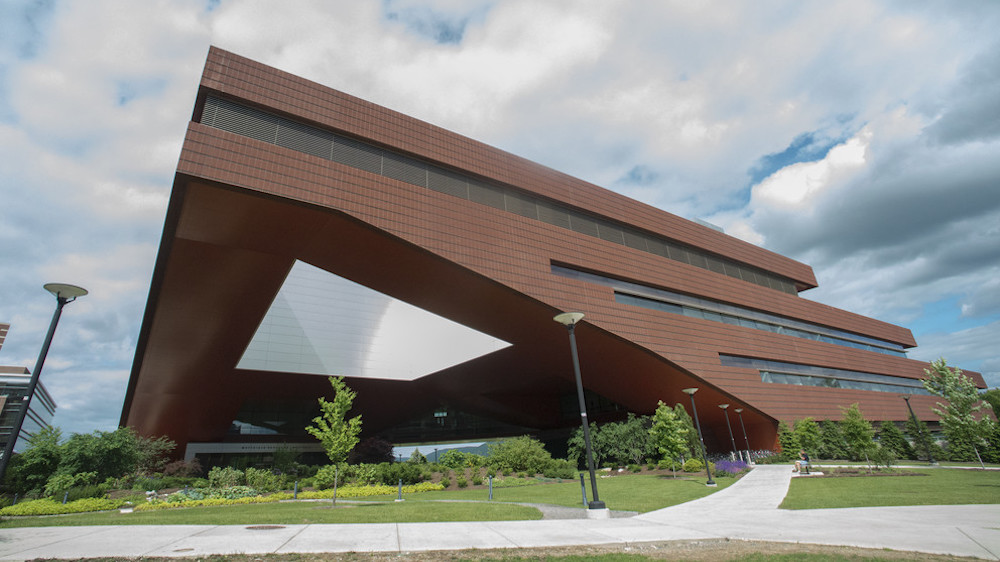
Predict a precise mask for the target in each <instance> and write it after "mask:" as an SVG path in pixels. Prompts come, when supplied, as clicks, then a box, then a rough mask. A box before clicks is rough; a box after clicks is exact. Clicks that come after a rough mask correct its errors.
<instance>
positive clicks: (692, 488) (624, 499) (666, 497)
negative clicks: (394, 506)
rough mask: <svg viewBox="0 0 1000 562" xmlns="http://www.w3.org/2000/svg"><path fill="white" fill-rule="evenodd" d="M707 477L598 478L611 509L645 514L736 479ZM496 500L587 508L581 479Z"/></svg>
mask: <svg viewBox="0 0 1000 562" xmlns="http://www.w3.org/2000/svg"><path fill="white" fill-rule="evenodd" d="M705 480H706V478H705V475H704V474H700V475H698V474H688V475H686V476H682V477H679V478H669V477H664V476H657V475H648V474H643V475H637V474H628V475H621V476H612V477H609V478H598V479H597V492H598V495H599V496H600V498H601V501H603V502H604V503H605V504H607V506H608V508H610V509H613V510H616V511H638V512H640V513H645V512H647V511H653V510H654V509H661V508H664V507H669V506H671V505H677V504H679V503H684V502H687V501H691V500H694V499H698V498H700V497H703V496H707V495H709V494H711V493H712V492H715V491H718V490H722V489H723V488H726V487H727V486H729V485H730V484H732V483H733V482H735V481H736V479H735V478H733V477H721V478H720V477H716V478H715V481H716V483H718V487H716V488H710V487H708V486H706V485H705ZM488 497H489V491H488V490H485V489H476V490H455V491H451V490H449V491H446V492H433V493H430V494H421V495H419V496H414V499H416V500H424V499H428V500H431V499H434V500H437V499H454V500H485V499H487V498H488ZM587 499H593V498H591V497H590V481H589V480H588V481H587ZM493 500H494V501H498V502H527V503H548V504H553V505H563V506H567V507H583V498H582V496H581V494H580V482H579V481H573V482H564V483H561V484H545V485H541V486H523V487H518V488H494V489H493Z"/></svg>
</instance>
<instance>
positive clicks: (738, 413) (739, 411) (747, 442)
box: [733, 408, 753, 464]
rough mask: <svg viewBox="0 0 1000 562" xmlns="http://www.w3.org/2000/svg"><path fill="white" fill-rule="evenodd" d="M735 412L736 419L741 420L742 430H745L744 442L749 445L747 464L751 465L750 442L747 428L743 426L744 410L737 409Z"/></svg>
mask: <svg viewBox="0 0 1000 562" xmlns="http://www.w3.org/2000/svg"><path fill="white" fill-rule="evenodd" d="M733 411H734V412H736V417H738V418H739V419H740V429H742V430H743V441H744V442H745V443H746V444H747V464H750V462H752V460H753V459H752V458H751V456H750V440H749V439H747V426H745V425H743V408H736V409H735V410H733Z"/></svg>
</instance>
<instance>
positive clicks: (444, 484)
mask: <svg viewBox="0 0 1000 562" xmlns="http://www.w3.org/2000/svg"><path fill="white" fill-rule="evenodd" d="M449 486H451V480H448V479H447V478H442V479H441V488H442V489H444V488H447V487H449Z"/></svg>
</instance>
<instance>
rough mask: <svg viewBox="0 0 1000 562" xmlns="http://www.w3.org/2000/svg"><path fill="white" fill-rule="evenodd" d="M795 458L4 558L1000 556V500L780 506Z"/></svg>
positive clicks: (56, 530)
mask: <svg viewBox="0 0 1000 562" xmlns="http://www.w3.org/2000/svg"><path fill="white" fill-rule="evenodd" d="M791 475H792V474H791V471H790V468H789V467H788V466H787V465H761V466H758V467H756V468H755V469H754V470H753V471H751V472H750V474H748V475H746V476H745V477H743V478H742V479H741V480H740V481H739V482H737V483H736V484H734V485H732V486H730V487H729V488H726V489H725V490H722V491H719V492H717V493H715V494H712V495H710V496H708V497H705V498H702V499H699V500H695V501H692V502H688V503H685V504H681V505H677V506H674V507H669V508H666V509H661V510H658V511H653V512H649V513H646V514H643V515H639V516H635V517H628V518H611V519H583V520H581V519H562V520H543V521H495V522H475V523H384V524H357V525H353V524H347V525H261V526H245V525H225V526H207V525H205V526H198V525H176V526H174V525H168V526H120V527H40V528H24V529H3V530H0V560H28V559H33V558H84V557H112V556H114V557H125V556H127V557H138V556H206V555H211V554H237V553H244V554H251V553H252V554H258V553H270V552H274V553H291V552H299V553H308V552H351V551H354V552H414V551H428V550H455V549H465V548H521V547H545V546H567V545H590V544H612V543H618V544H627V543H639V542H649V541H670V540H691V539H717V538H730V539H745V540H765V541H782V542H804V543H814V544H828V545H850V546H861V547H869V548H891V549H896V550H910V551H920V552H932V553H941V554H953V555H959V556H974V557H979V558H984V559H988V560H998V559H1000V505H966V506H921V507H878V508H847V509H817V510H805V511H787V510H779V509H777V507H778V504H779V503H780V502H781V500H782V498H783V497H784V496H785V493H786V492H787V490H788V485H789V482H790V480H791Z"/></svg>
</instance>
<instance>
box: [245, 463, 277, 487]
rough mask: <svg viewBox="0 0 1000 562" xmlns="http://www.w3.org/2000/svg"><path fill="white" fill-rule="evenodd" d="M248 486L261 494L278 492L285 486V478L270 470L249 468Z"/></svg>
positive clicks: (247, 471)
mask: <svg viewBox="0 0 1000 562" xmlns="http://www.w3.org/2000/svg"><path fill="white" fill-rule="evenodd" d="M246 483H247V486H249V487H251V488H254V489H255V490H258V491H260V492H276V491H278V490H280V489H282V488H283V487H284V486H285V478H284V477H283V476H279V475H277V474H274V473H273V472H271V471H270V470H262V469H258V468H248V469H247V470H246Z"/></svg>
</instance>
